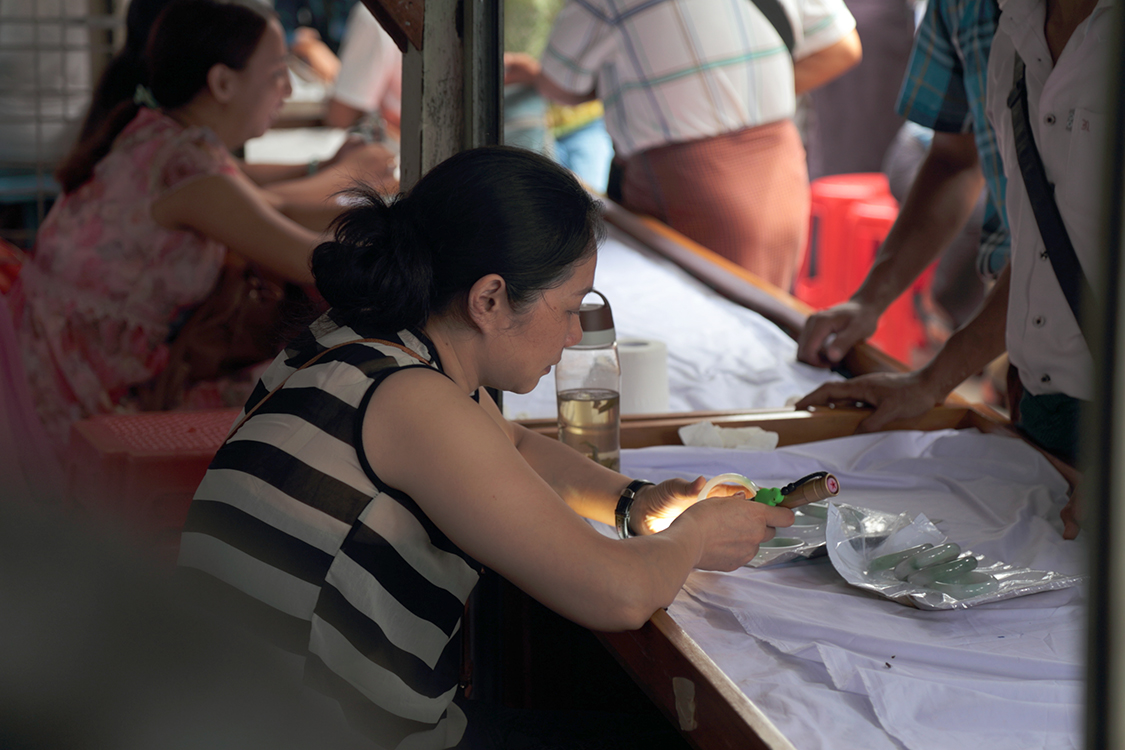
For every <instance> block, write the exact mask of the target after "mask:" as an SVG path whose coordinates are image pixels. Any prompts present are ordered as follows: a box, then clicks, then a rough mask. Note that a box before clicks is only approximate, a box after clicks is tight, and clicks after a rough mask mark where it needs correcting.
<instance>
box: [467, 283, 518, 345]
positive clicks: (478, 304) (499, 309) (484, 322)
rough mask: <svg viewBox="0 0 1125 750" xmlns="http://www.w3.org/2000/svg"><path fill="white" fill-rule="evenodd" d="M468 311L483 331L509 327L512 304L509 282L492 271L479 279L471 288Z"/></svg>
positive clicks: (472, 319)
mask: <svg viewBox="0 0 1125 750" xmlns="http://www.w3.org/2000/svg"><path fill="white" fill-rule="evenodd" d="M468 313H469V319H470V320H471V321H472V322H473V324H474V325H475V326H476V327H477V329H478V330H480V331H482V332H484V331H488V330H499V329H502V328H506V327H508V325H509V323H510V320H509V313H511V306H510V305H509V304H508V284H507V282H506V281H504V277H503V276H501V275H499V274H495V273H490V274H488V275H487V276H481V277H480V278H479V279H477V282H476V283H475V284H473V286H472V288H471V289H469V299H468Z"/></svg>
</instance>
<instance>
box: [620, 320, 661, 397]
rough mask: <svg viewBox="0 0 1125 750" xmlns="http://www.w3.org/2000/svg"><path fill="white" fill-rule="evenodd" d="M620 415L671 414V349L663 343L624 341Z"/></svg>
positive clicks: (622, 343)
mask: <svg viewBox="0 0 1125 750" xmlns="http://www.w3.org/2000/svg"><path fill="white" fill-rule="evenodd" d="M617 351H618V355H619V356H620V357H621V413H622V414H660V413H663V412H667V411H668V347H667V345H666V344H665V343H664V342H663V341H653V340H649V339H629V338H625V339H621V340H619V341H618V342H617Z"/></svg>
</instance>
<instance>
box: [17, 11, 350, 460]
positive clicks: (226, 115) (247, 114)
mask: <svg viewBox="0 0 1125 750" xmlns="http://www.w3.org/2000/svg"><path fill="white" fill-rule="evenodd" d="M285 55H286V47H285V41H284V37H283V34H282V30H281V27H280V25H279V24H278V22H277V21H276V19H274V18H270V17H267V16H264V15H262V14H261V13H260V12H258V11H255V10H252V9H250V8H248V7H247V6H244V5H235V4H225V3H219V2H214V0H178V1H177V2H173V3H172V4H171V5H170V6H169V7H168V9H167V10H166V11H165V12H164V13H163V14H162V16H161V18H160V20H159V21H158V22H157V25H156V27H155V28H154V31H153V34H152V37H151V39H150V42H149V45H148V48H147V52H146V63H147V67H148V71H149V84H148V86H147V87H138V90H137V96H136V97H135V101H134V102H124V103H122V104H121V105H119V106H118V107H117V108H115V109H114V110H113V112H111V113H110V115H109V117H108V119H107V121H106V122H105V124H104V125H103V127H102V128H101V129H99V130H98V131H97V132H95V133H94V134H93V135H92V136H90V137H89V138H87V139H86V140H84V141H82V142H80V143H79V144H78V145H77V147H76V148H75V150H74V151H73V152H72V153H71V155H70V156H69V157H68V159H67V161H66V162H65V163H64V164H63V165H62V167H61V168H60V170H59V172H58V178H59V182H60V184H61V185H62V186H63V195H62V197H61V198H60V199H59V200H58V201H57V202H56V203H55V205H54V206H53V208H52V209H51V212H50V213H49V215H48V216H47V218H46V220H45V221H44V223H43V225H42V227H41V229H40V232H39V235H38V237H37V241H36V246H35V249H34V252H33V254H32V256H31V259H30V260H29V261H28V262H27V263H26V264H25V267H24V269H23V270H22V272H21V275H20V279H19V281H18V282H17V284H16V286H15V287H14V288H13V290H12V292H11V294H10V295H9V296H10V300H9V302H10V306H11V310H12V314H13V318H14V323H15V326H16V330H17V335H18V338H19V342H20V351H21V355H22V358H23V364H24V367H25V370H26V372H27V377H28V384H29V386H30V390H31V393H32V396H33V399H34V401H35V405H36V408H37V410H38V412H39V415H40V417H41V419H42V421H43V423H44V426H45V427H46V429H47V432H48V434H49V435H50V436H51V438H52V439H53V440H54V442H55V443H56V445H57V446H59V447H61V446H62V445H64V444H65V441H66V439H67V436H68V432H69V428H70V425H71V423H73V422H74V421H75V420H78V419H82V418H84V417H88V416H91V415H94V414H100V413H107V412H123V411H124V412H128V411H137V410H139V409H140V408H141V405H140V393H141V392H142V390H143V389H144V387H145V386H146V385H147V384H149V383H151V382H152V381H153V379H154V378H156V377H157V376H158V375H159V374H160V373H161V371H162V370H163V369H164V367H165V366H166V364H167V363H168V353H169V345H170V343H171V341H172V340H173V339H174V337H175V334H176V332H177V330H178V326H179V325H181V324H182V323H183V321H184V320H185V319H186V318H187V317H188V316H189V315H190V313H191V312H192V311H193V310H194V309H195V308H196V307H197V306H198V305H199V304H200V303H201V302H202V301H203V300H204V299H205V298H206V297H207V295H208V294H209V293H210V291H211V290H212V288H213V287H214V285H215V283H216V280H217V279H218V278H219V274H220V271H221V270H222V268H223V265H224V263H225V262H227V260H228V250H229V251H233V253H237V255H238V257H240V258H242V259H245V260H248V261H251V262H253V263H256V264H258V265H259V266H260V267H262V268H264V269H265V270H267V271H270V272H272V273H273V274H276V275H277V276H278V277H280V278H283V279H286V280H289V281H293V282H297V283H307V282H310V281H311V279H312V277H311V275H310V271H309V255H310V253H311V251H312V249H313V248H314V247H315V246H316V245H317V244H318V242H319V241H320V239H321V235H320V234H319V232H320V231H322V230H323V229H324V228H325V227H327V225H328V224H329V223H330V221H331V220H332V219H333V218H334V216H335V213H336V212H337V211H338V210H339V209H338V208H334V207H332V206H331V205H329V204H323V203H322V204H318V205H316V206H298V205H286V204H285V203H284V201H282V200H281V199H280V198H278V197H277V196H276V195H273V194H270V193H268V192H265V191H263V190H262V189H261V188H259V187H257V186H256V185H254V184H253V183H252V182H251V181H250V180H249V179H247V178H246V177H245V176H244V175H243V174H242V172H240V171H239V168H238V165H237V163H236V161H235V160H234V158H233V157H232V155H231V151H232V150H234V149H236V148H238V147H239V146H241V145H242V144H243V143H245V142H246V140H248V139H249V138H252V137H255V136H258V135H261V134H262V133H263V132H265V130H266V129H267V128H268V127H269V126H270V124H271V123H272V122H273V120H274V119H275V117H276V115H277V113H278V111H279V109H280V107H281V105H282V103H283V102H284V100H285V99H286V97H288V95H289V94H290V92H291V88H290V84H289V75H288V70H287V67H286V63H285ZM290 216H292V217H295V218H298V219H300V222H301V223H298V222H297V221H295V220H294V218H290ZM309 227H311V228H309ZM221 390H222V389H221V388H220V389H212V390H211V392H212V394H213V396H214V398H212V399H211V403H213V404H214V405H218V404H219V403H222V401H221V399H222V393H221ZM245 395H246V393H245V391H240V392H239V393H236V394H234V395H232V396H231V400H232V401H235V402H237V403H241V400H242V399H244V398H245ZM204 401H205V402H206V399H205V400H204ZM197 405H200V404H197Z"/></svg>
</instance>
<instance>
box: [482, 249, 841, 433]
mask: <svg viewBox="0 0 1125 750" xmlns="http://www.w3.org/2000/svg"><path fill="white" fill-rule="evenodd" d="M594 288H596V289H597V290H598V291H599V292H601V293H602V294H604V295H605V296H606V299H608V300H609V304H610V307H611V308H612V310H613V322H614V326H615V328H616V331H617V338H618V339H623V338H636V339H652V340H657V341H663V342H664V343H665V344H667V345H668V384H669V391H670V393H669V406H670V411H673V412H683V411H698V410H713V411H717V410H723V409H759V408H770V407H778V406H784V405H785V404H786V402H787V401H789V400H790V399H795V398H798V397H800V396H803V395H805V394H806V393H808V392H809V391H812V390H813V389H815V388H817V387H818V386H820V385H821V384H823V383H826V382H828V381H830V380H840V379H841V378H840V376H839V375H836V374H835V373H832V372H829V371H828V370H822V369H819V368H816V367H811V366H809V365H805V364H802V363H800V362H797V344H796V342H795V341H793V339H791V338H790V337H789V336H788V335H787V334H786V333H785V332H784V331H782V330H781V329H780V328H778V327H777V326H776V325H774V324H773V323H771V322H770V321H768V320H766V319H765V318H764V317H762V316H761V315H760V314H758V313H756V312H753V311H752V310H748V309H746V308H744V307H742V306H740V305H738V304H736V303H734V302H731V301H730V300H728V299H726V298H725V297H723V296H722V295H720V294H719V293H718V292H716V291H714V290H713V289H711V288H709V287H708V286H706V285H705V284H703V283H702V282H700V281H699V280H698V279H695V278H694V277H692V276H690V275H689V274H688V273H687V272H686V271H684V270H683V269H681V268H680V267H679V266H677V265H676V264H675V263H673V262H671V261H670V260H667V259H665V258H662V257H660V256H657V255H656V254H655V253H653V252H652V251H651V250H647V249H645V248H644V247H643V246H642V245H641V244H640V243H638V242H637V241H636V240H633V239H632V238H630V237H628V236H627V235H625V234H624V233H622V232H620V231H618V230H616V229H614V228H613V227H610V235H609V239H607V240H606V242H605V243H604V244H603V245H602V247H601V248H600V250H599V251H598V269H597V273H596V275H595V277H594ZM504 413H505V415H506V416H507V417H508V418H509V419H540V418H551V417H554V416H555V415H556V414H557V413H558V407H557V405H556V403H555V374H554V371H553V370H552V371H551V373H550V374H548V375H546V376H544V377H543V378H542V379H541V380H540V381H539V385H538V386H536V388H535V389H534V390H533V391H531V393H528V394H515V393H505V394H504Z"/></svg>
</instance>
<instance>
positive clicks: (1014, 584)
mask: <svg viewBox="0 0 1125 750" xmlns="http://www.w3.org/2000/svg"><path fill="white" fill-rule="evenodd" d="M825 544H826V547H827V551H828V557H829V559H830V560H831V561H832V565H833V567H835V568H836V570H837V571H838V572H839V573H840V575H842V576H843V577H844V580H846V581H847V582H848V583H850V584H851V585H853V586H857V587H859V588H862V589H867V590H868V591H873V592H875V593H876V594H879V595H880V596H884V597H886V598H887V599H891V600H893V601H896V602H899V603H900V604H906V605H908V606H911V607H917V608H918V609H963V608H967V607H973V606H976V605H977V604H984V603H986V602H996V601H1001V600H1003V599H1011V598H1013V597H1017V596H1025V595H1027V594H1034V593H1036V592H1039V591H1050V590H1053V589H1061V588H1067V587H1068V586H1074V585H1076V584H1078V583H1079V582H1081V581H1082V576H1074V575H1064V574H1062V573H1053V572H1051V571H1046V570H1031V569H1029V568H1017V567H1015V566H1013V565H1009V564H1007V563H1005V562H1002V561H1000V560H994V559H991V558H988V557H986V556H984V555H977V554H974V553H973V552H972V551H971V550H960V549H959V548H957V554H956V555H954V556H952V557H951V556H950V555H948V554H944V552H946V551H947V549H946V548H942V546H943V545H947V544H949V543H948V542H947V540H946V538H945V536H944V535H943V534H942V533H941V532H940V531H939V530H938V529H937V527H935V526H934V525H933V523H931V522H930V520H929V519H928V518H926V517H925V516H924V515H922V514H919V515H918V516H917V517H915V518H913V519H911V518H910V517H909V516H908V515H906V514H905V513H904V514H899V515H895V514H893V513H885V512H883V511H878V510H872V509H870V508H860V507H856V506H853V505H846V504H843V503H833V504H831V506H830V507H829V509H828V518H827V525H826V529H825ZM923 545H928V546H927V547H926V548H925V549H922V550H919V549H915V548H919V547H921V546H923ZM955 546H956V545H950V547H955ZM909 550H913V552H911V553H910V554H909V555H906V556H905V557H903V558H901V559H895V558H894V557H892V553H897V552H904V551H909ZM908 558H909V559H910V560H920V561H921V562H922V563H925V564H927V566H923V567H922V568H921V569H920V570H921V572H925V571H926V570H934V568H932V567H928V565H929V564H932V565H935V566H937V565H947V564H949V563H950V562H953V561H955V560H960V561H964V563H969V564H964V563H957V564H954V565H953V566H951V567H952V568H953V569H955V570H954V571H953V572H955V574H956V575H955V576H951V577H950V582H953V584H956V582H957V581H958V580H964V581H965V582H966V583H969V584H973V583H974V582H979V583H980V584H982V585H981V586H974V585H967V586H963V585H951V584H950V583H947V582H942V581H937V582H935V581H933V580H932V576H921V577H919V576H914V575H911V578H914V581H911V580H904V579H903V578H902V577H901V576H903V575H905V574H906V573H907V571H908V570H909V569H910V565H909V564H903V563H902V559H908ZM970 558H971V560H970ZM755 559H757V558H755ZM877 560H878V562H877V563H876V561H877ZM972 561H975V565H972ZM872 563H876V564H875V565H874V566H873V565H872ZM896 569H897V570H898V575H896ZM973 574H975V575H973ZM927 579H929V580H927ZM988 579H991V580H994V581H995V584H991V583H988ZM923 584H924V585H923Z"/></svg>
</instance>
